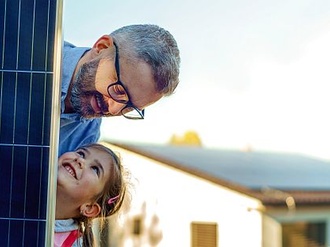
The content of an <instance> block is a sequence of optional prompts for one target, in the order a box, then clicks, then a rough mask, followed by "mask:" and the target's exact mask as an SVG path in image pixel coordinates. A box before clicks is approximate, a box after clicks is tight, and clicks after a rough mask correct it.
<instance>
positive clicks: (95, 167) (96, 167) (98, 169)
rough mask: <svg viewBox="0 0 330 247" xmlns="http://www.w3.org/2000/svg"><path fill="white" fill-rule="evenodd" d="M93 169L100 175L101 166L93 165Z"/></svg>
mask: <svg viewBox="0 0 330 247" xmlns="http://www.w3.org/2000/svg"><path fill="white" fill-rule="evenodd" d="M91 168H92V170H93V171H94V172H95V173H96V175H97V176H98V177H99V176H100V168H99V167H98V166H92V167H91Z"/></svg>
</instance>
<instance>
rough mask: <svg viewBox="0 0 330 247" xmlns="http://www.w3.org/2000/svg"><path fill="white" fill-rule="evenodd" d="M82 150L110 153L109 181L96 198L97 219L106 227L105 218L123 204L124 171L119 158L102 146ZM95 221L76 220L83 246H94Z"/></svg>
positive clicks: (124, 191)
mask: <svg viewBox="0 0 330 247" xmlns="http://www.w3.org/2000/svg"><path fill="white" fill-rule="evenodd" d="M81 148H88V149H97V150H100V151H104V152H106V153H108V154H109V157H110V159H109V162H110V163H111V166H110V177H109V180H108V181H107V183H106V185H105V187H104V189H103V191H102V192H101V193H100V194H98V195H96V196H95V203H98V204H99V205H100V207H101V212H100V214H99V215H98V216H96V218H99V219H100V223H101V224H100V225H101V227H102V226H103V225H104V222H105V218H106V217H108V216H111V215H113V214H115V213H116V212H118V211H119V209H120V208H121V206H122V204H123V201H124V198H125V193H126V184H125V181H124V175H123V170H124V169H123V166H122V164H121V160H120V158H119V156H118V155H117V154H116V153H115V152H113V151H112V150H111V149H109V148H107V147H106V146H104V145H102V144H98V143H92V144H88V145H85V146H83V147H81ZM117 196H118V198H117V199H116V200H114V202H112V203H110V204H109V203H108V201H109V199H110V198H114V197H117ZM93 219H94V218H88V217H85V216H81V217H79V218H76V219H75V220H76V221H77V223H78V225H79V231H80V232H81V233H82V238H83V244H82V246H84V247H91V246H94V235H93V231H92V221H93Z"/></svg>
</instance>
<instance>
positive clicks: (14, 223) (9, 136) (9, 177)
mask: <svg viewBox="0 0 330 247" xmlns="http://www.w3.org/2000/svg"><path fill="white" fill-rule="evenodd" d="M56 12H57V11H56V0H48V1H45V0H34V1H31V0H3V1H0V66H1V67H0V174H1V179H0V188H1V193H0V205H1V207H0V239H1V244H0V246H34V247H35V246H44V245H45V236H46V217H47V199H48V198H47V191H48V172H49V171H48V167H49V164H48V163H49V156H50V131H51V129H50V128H51V110H52V105H51V104H52V95H53V92H52V83H53V81H52V80H53V73H54V72H53V57H54V54H53V52H54V37H55V21H56V18H55V17H56Z"/></svg>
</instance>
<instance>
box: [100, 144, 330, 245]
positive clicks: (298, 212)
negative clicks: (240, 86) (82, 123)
mask: <svg viewBox="0 0 330 247" xmlns="http://www.w3.org/2000/svg"><path fill="white" fill-rule="evenodd" d="M103 144H105V145H107V146H109V147H110V148H112V149H113V150H116V151H118V152H120V155H121V157H122V160H123V164H124V165H125V166H126V167H127V168H128V170H129V171H130V172H131V174H132V181H133V184H134V186H133V188H134V189H133V190H132V202H131V204H132V208H131V210H130V211H129V213H128V215H127V216H124V217H123V218H124V220H123V221H124V224H123V228H122V232H121V234H119V235H118V234H117V236H121V237H122V240H123V239H124V240H123V241H122V242H121V245H118V246H159V247H236V246H247V247H280V246H281V247H282V246H283V247H305V246H306V247H307V246H313V247H321V246H330V179H329V177H330V162H328V161H324V160H320V159H316V158H313V157H308V156H304V155H300V154H292V153H275V152H256V151H246V152H244V151H237V150H220V149H210V148H203V147H187V146H170V145H150V144H140V143H120V142H104V143H103ZM119 242H120V241H119ZM148 243H149V244H148ZM151 243H153V244H151Z"/></svg>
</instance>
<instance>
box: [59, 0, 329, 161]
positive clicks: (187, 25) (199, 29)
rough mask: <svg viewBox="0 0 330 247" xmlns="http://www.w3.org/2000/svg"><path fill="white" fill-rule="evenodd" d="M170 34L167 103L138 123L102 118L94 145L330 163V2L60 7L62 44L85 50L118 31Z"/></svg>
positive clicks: (175, 0)
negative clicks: (144, 27)
mask: <svg viewBox="0 0 330 247" xmlns="http://www.w3.org/2000/svg"><path fill="white" fill-rule="evenodd" d="M136 23H153V24H157V25H160V26H162V27H164V28H166V29H168V30H169V31H170V32H171V33H172V34H173V35H174V36H175V38H176V40H177V42H178V45H179V48H180V50H181V57H182V66H181V75H180V80H181V82H180V85H179V87H178V88H177V92H176V93H175V95H173V96H170V97H168V98H165V99H163V100H162V101H160V102H157V103H156V104H155V105H153V106H151V107H149V108H147V109H146V119H145V120H143V121H134V122H132V121H129V120H126V119H124V118H121V117H119V118H109V119H104V121H103V126H102V138H110V139H114V140H125V141H134V142H148V143H166V142H168V140H169V139H170V137H171V135H172V134H177V135H183V134H184V132H186V131H189V130H193V131H196V132H197V133H198V134H199V136H200V138H201V140H202V142H203V144H204V146H206V147H212V148H213V147H216V148H225V149H245V148H246V147H250V148H252V150H270V151H284V152H297V153H303V154H307V155H312V156H317V157H321V158H325V159H329V160H330V149H329V147H330V114H329V109H330V97H329V91H330V90H329V88H330V87H329V81H330V73H329V68H330V47H329V44H330V1H328V0H318V1H313V0H278V1H270V0H264V1H261V0H260V1H257V0H255V1H252V0H250V1H244V0H233V1H224V0H205V1H187V0H166V1H165V0H158V1H151V0H144V1H133V0H130V1H129V0H122V1H116V2H115V1H104V0H96V1H93V2H91V1H80V2H79V5H77V2H74V1H68V0H67V1H64V21H63V30H64V39H65V40H68V41H70V42H72V43H74V44H76V45H79V46H91V45H93V43H94V42H95V41H96V40H97V38H98V37H99V36H101V35H103V34H107V33H110V32H111V31H112V30H114V29H116V28H119V27H121V26H124V25H129V24H136Z"/></svg>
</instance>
